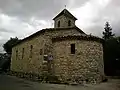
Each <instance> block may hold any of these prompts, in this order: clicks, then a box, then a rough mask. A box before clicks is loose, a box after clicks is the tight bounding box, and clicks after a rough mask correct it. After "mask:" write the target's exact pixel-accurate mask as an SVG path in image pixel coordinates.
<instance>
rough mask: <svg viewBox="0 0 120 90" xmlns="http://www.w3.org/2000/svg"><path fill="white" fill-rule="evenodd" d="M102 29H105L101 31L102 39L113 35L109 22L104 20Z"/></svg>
mask: <svg viewBox="0 0 120 90" xmlns="http://www.w3.org/2000/svg"><path fill="white" fill-rule="evenodd" d="M104 30H105V31H104V32H103V39H105V40H108V39H111V38H112V37H113V36H114V34H112V28H111V26H110V24H109V22H106V24H105V28H104Z"/></svg>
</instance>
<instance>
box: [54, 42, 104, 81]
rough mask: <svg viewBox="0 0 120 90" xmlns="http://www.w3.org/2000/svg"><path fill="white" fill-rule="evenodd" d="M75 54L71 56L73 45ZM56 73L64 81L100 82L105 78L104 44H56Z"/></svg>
mask: <svg viewBox="0 0 120 90" xmlns="http://www.w3.org/2000/svg"><path fill="white" fill-rule="evenodd" d="M73 43H74V44H75V54H71V46H70V45H71V44H73ZM53 47H54V50H53V52H54V53H53V56H54V72H55V75H56V76H58V77H59V79H60V80H62V81H66V82H67V81H72V82H77V83H82V82H81V81H86V82H91V83H95V82H100V81H102V78H103V77H104V71H103V70H104V66H103V48H102V44H101V43H98V42H95V41H84V40H65V41H57V42H54V46H53Z"/></svg>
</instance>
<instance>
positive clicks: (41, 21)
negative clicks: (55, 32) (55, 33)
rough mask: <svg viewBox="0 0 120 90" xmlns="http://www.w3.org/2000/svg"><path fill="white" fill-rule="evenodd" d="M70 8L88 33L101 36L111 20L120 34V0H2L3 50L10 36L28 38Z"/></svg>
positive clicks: (0, 32)
mask: <svg viewBox="0 0 120 90" xmlns="http://www.w3.org/2000/svg"><path fill="white" fill-rule="evenodd" d="M65 5H66V6H67V7H66V8H67V9H68V10H69V11H70V12H71V13H72V14H73V15H74V16H75V17H76V18H77V19H78V20H77V21H76V25H77V26H78V27H79V28H80V29H82V30H83V31H84V32H85V33H87V34H90V33H91V34H92V35H96V36H99V37H101V36H102V31H103V30H104V29H103V28H104V24H105V22H106V21H109V22H110V24H111V26H112V28H113V32H114V33H115V34H116V35H120V0H0V52H3V48H2V45H3V44H4V43H5V42H6V41H7V40H8V39H9V38H10V37H16V36H17V37H18V38H21V39H22V38H24V37H27V36H29V35H31V34H33V33H34V32H36V31H38V30H41V29H42V28H49V27H53V20H52V19H53V18H54V17H55V16H56V15H57V14H58V13H59V12H60V11H61V10H63V9H64V8H65Z"/></svg>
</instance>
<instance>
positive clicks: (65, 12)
mask: <svg viewBox="0 0 120 90" xmlns="http://www.w3.org/2000/svg"><path fill="white" fill-rule="evenodd" d="M61 15H65V16H67V17H69V18H72V19H74V20H77V18H76V17H74V16H73V15H72V14H71V13H70V12H69V11H68V10H67V9H64V10H63V11H62V12H60V13H59V14H58V15H57V16H56V17H55V18H53V20H55V19H56V18H57V17H59V16H61Z"/></svg>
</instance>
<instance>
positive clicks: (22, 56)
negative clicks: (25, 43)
mask: <svg viewBox="0 0 120 90" xmlns="http://www.w3.org/2000/svg"><path fill="white" fill-rule="evenodd" d="M23 57H24V48H23V49H22V59H23Z"/></svg>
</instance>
